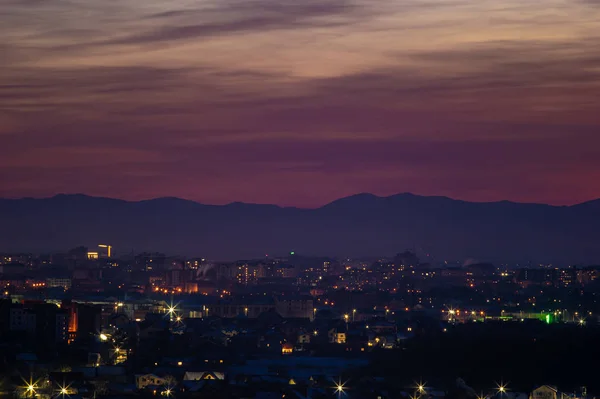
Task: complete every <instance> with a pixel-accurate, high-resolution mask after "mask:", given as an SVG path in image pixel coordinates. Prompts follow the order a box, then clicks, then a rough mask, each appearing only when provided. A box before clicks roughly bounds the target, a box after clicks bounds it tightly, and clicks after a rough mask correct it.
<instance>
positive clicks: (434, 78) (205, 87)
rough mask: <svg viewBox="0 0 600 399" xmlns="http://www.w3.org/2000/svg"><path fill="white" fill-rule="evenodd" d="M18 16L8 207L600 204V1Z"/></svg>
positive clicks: (24, 12) (3, 139)
mask: <svg viewBox="0 0 600 399" xmlns="http://www.w3.org/2000/svg"><path fill="white" fill-rule="evenodd" d="M0 1H1V0H0ZM1 4H2V7H0V13H2V16H3V20H7V21H8V22H7V23H6V24H3V25H2V26H0V34H2V35H3V37H4V38H6V40H4V41H3V43H2V44H0V54H2V58H3V64H2V65H1V66H0V122H2V123H0V144H2V145H0V157H2V159H3V162H0V178H1V179H2V181H3V182H7V183H6V184H4V185H3V186H2V187H0V196H10V197H14V196H21V195H35V196H40V195H51V194H53V193H55V192H61V191H65V192H87V193H90V194H97V195H105V196H119V197H123V198H143V197H151V196H164V195H180V196H184V197H187V198H191V199H196V200H200V201H205V202H216V203H227V202H231V201H235V200H247V201H255V202H276V203H281V204H286V205H300V206H305V205H311V206H312V205H319V204H322V203H325V202H327V201H330V200H332V199H334V198H336V197H339V196H342V195H347V194H352V193H355V192H362V191H372V192H374V193H377V194H393V193H395V192H399V191H414V192H417V193H423V194H444V195H451V196H455V197H459V198H464V199H472V200H491V199H505V198H506V199H513V200H528V201H537V202H544V201H547V202H552V203H573V202H579V201H583V200H586V199H589V198H592V197H598V196H600V191H597V190H596V189H595V188H594V186H593V185H590V183H589V182H590V181H593V179H596V178H597V177H599V176H598V173H599V172H598V171H599V170H600V165H599V164H598V163H597V161H595V159H599V158H600V153H598V151H600V150H597V149H598V148H600V141H599V140H600V139H599V138H597V137H598V136H597V134H595V132H597V129H598V126H599V124H600V123H599V122H598V118H597V109H598V106H599V105H600V94H599V93H600V87H599V86H600V55H599V54H600V46H599V45H598V43H600V40H598V39H599V38H600V27H598V26H597V24H596V23H595V22H597V19H598V18H599V17H600V10H598V9H597V8H595V7H593V4H592V2H575V3H573V2H567V1H562V0H540V2H536V4H532V3H522V2H516V1H509V2H503V3H502V4H500V3H498V2H493V1H491V0H483V1H474V0H440V1H436V2H430V1H425V0H410V1H408V0H406V1H398V2H381V1H377V0H376V1H370V2H367V1H362V0H355V1H344V0H328V1H320V2H317V1H312V0H308V1H304V2H295V1H291V0H289V1H288V0H284V1H277V2H276V1H273V0H258V1H240V0H220V1H212V0H206V1H202V2H188V1H184V0H177V1H175V2H170V3H164V2H159V1H155V0H149V1H147V2H144V3H143V4H141V5H140V4H139V3H138V2H134V1H133V0H124V1H121V2H108V3H107V2H100V1H98V0H91V1H85V2H84V1H80V0H52V1H47V2H39V1H27V2H22V1H12V0H4V1H2V3H1ZM8 16H10V18H8ZM27 160H31V161H27ZM90 177H91V178H90ZM151 181H153V182H154V184H151V185H149V182H151ZM91 182H93V183H91ZM557 187H561V188H562V189H561V190H557V189H556V188H557ZM534 193H538V194H537V195H534Z"/></svg>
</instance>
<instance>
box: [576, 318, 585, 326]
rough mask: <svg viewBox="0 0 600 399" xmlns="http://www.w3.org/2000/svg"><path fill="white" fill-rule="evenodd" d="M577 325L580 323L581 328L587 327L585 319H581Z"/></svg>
mask: <svg viewBox="0 0 600 399" xmlns="http://www.w3.org/2000/svg"><path fill="white" fill-rule="evenodd" d="M577 323H579V325H580V326H583V325H585V319H579V320H577Z"/></svg>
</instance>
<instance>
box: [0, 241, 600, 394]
mask: <svg viewBox="0 0 600 399" xmlns="http://www.w3.org/2000/svg"><path fill="white" fill-rule="evenodd" d="M0 276H1V277H0V285H1V288H2V291H3V292H2V299H1V302H0V309H1V310H0V317H1V318H0V326H2V328H1V332H0V333H1V335H0V340H1V342H2V346H1V352H0V353H1V355H2V358H3V362H2V364H1V366H0V374H1V375H3V376H4V377H3V380H2V385H1V387H2V395H4V396H8V397H18V398H30V397H39V398H63V397H74V398H78V397H81V398H92V397H93V398H97V397H107V398H111V397H128V396H135V397H155V396H162V397H178V398H215V397H219V398H276V397H277V398H280V397H281V398H321V397H323V398H326V397H332V396H334V395H337V396H339V397H349V398H355V397H356V398H406V399H414V398H435V399H437V398H440V399H441V398H473V399H481V398H488V399H491V398H495V399H500V398H503V397H505V398H511V399H517V398H523V399H525V398H530V399H534V398H549V399H550V398H552V399H554V398H557V399H558V398H562V399H566V398H573V399H574V398H585V397H590V398H592V397H595V396H594V395H596V394H597V392H598V389H599V388H600V386H599V385H598V380H597V378H596V377H595V370H596V368H595V365H594V362H595V354H597V349H596V346H597V345H596V344H597V337H598V331H599V328H600V323H599V321H600V304H599V303H598V302H597V299H596V292H597V291H598V285H599V284H600V266H582V265H578V266H575V265H573V266H568V267H555V266H553V265H550V264H538V265H527V266H521V265H518V264H503V265H494V264H491V263H480V262H475V261H470V262H466V263H450V262H448V261H444V262H443V263H442V264H436V263H428V262H427V261H424V260H422V259H421V258H420V256H419V254H418V253H417V252H416V251H414V250H405V251H402V252H399V253H398V254H397V255H395V256H394V257H390V258H371V259H367V258H365V259H335V258H327V257H311V256H303V255H302V254H300V253H297V252H296V251H293V250H292V251H289V253H287V254H285V255H283V256H276V257H275V256H265V257H264V258H262V259H252V260H239V261H235V262H218V261H212V260H209V259H205V258H201V257H194V258H188V257H180V256H169V255H167V254H163V253H158V252H152V253H150V252H144V253H123V252H122V251H121V250H120V249H119V248H113V246H112V245H111V244H110V243H102V244H96V245H92V246H89V247H84V246H79V247H75V248H72V249H70V250H67V251H64V252H57V253H50V254H30V253H4V254H2V255H1V257H0ZM557 345H558V346H559V347H558V348H557ZM508 351H512V353H511V354H508ZM536 359H537V360H536ZM471 362H473V363H477V366H476V367H473V364H472V363H471ZM565 364H568V365H569V366H568V369H560V367H562V366H564V365H565Z"/></svg>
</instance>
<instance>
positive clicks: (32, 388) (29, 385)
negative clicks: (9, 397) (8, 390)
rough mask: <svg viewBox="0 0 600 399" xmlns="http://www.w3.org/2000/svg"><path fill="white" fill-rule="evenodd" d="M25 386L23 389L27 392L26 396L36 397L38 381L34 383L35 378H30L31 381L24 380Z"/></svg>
mask: <svg viewBox="0 0 600 399" xmlns="http://www.w3.org/2000/svg"><path fill="white" fill-rule="evenodd" d="M23 382H24V383H25V385H24V386H23V387H22V388H23V389H24V390H25V394H26V395H28V396H34V395H35V394H36V389H38V385H37V381H33V378H31V377H30V378H29V381H26V380H25V379H23Z"/></svg>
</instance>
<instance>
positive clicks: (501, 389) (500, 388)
mask: <svg viewBox="0 0 600 399" xmlns="http://www.w3.org/2000/svg"><path fill="white" fill-rule="evenodd" d="M496 390H497V391H498V393H499V394H500V395H502V394H504V393H506V384H504V383H502V382H500V383H499V384H498V383H496Z"/></svg>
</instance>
